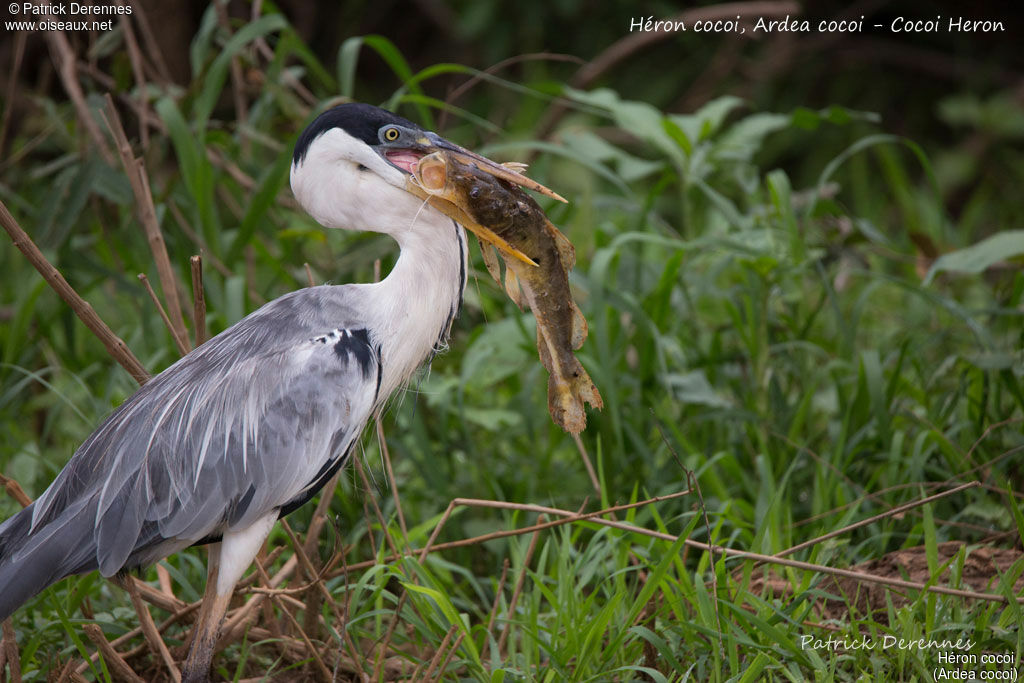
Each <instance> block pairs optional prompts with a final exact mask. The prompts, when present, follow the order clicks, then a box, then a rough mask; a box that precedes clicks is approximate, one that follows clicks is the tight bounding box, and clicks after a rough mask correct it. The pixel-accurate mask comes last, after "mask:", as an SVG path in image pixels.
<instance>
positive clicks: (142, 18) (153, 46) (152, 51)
mask: <svg viewBox="0 0 1024 683" xmlns="http://www.w3.org/2000/svg"><path fill="white" fill-rule="evenodd" d="M119 4H124V2H123V0H119ZM132 15H133V16H135V18H137V19H138V21H139V29H140V31H141V32H142V38H143V40H145V41H146V50H145V54H146V56H147V57H149V58H150V59H152V60H153V66H154V67H155V69H156V72H157V75H158V76H159V77H160V79H162V80H163V81H164V82H165V83H170V82H171V81H172V80H173V79H172V78H171V72H170V70H169V69H168V68H167V62H165V61H164V56H163V53H161V52H160V44H159V43H158V42H157V41H156V36H154V35H153V29H152V27H151V26H150V25H149V18H148V17H147V16H146V11H145V8H144V7H142V5H132Z"/></svg>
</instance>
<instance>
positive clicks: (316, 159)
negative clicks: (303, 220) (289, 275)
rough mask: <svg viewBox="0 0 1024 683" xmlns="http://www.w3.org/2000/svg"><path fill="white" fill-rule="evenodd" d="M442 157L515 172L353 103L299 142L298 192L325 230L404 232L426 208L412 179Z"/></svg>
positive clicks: (321, 119)
mask: <svg viewBox="0 0 1024 683" xmlns="http://www.w3.org/2000/svg"><path fill="white" fill-rule="evenodd" d="M439 150H449V151H455V152H458V153H461V154H466V155H471V156H473V157H476V158H477V159H480V160H481V163H482V164H483V165H487V166H489V167H493V168H495V169H500V172H503V173H506V174H507V173H508V171H507V169H504V168H503V167H501V166H500V165H498V164H495V163H494V162H492V161H489V160H487V159H484V158H483V157H479V156H477V155H475V154H473V153H472V152H469V151H468V150H465V149H463V148H462V147H459V146H458V145H456V144H454V143H452V142H449V141H448V140H445V139H444V138H442V137H441V136H439V135H437V134H436V133H432V132H430V131H426V130H424V129H423V128H421V127H420V126H417V125H416V124H415V123H413V122H412V121H409V120H407V119H404V118H402V117H401V116H398V115H397V114H393V113H391V112H389V111H387V110H385V109H381V108H379V107H374V106H372V105H369V104H361V103H356V102H352V103H347V104H341V105H338V106H336V107H334V108H332V109H329V110H327V111H325V112H323V113H322V114H320V115H319V116H317V117H316V119H314V120H313V122H312V123H310V124H309V126H307V127H306V129H305V130H304V131H303V132H302V134H301V135H300V136H299V139H298V141H297V142H296V144H295V151H294V153H293V154H292V168H291V186H292V192H293V193H294V194H295V197H296V199H298V200H299V203H300V204H302V206H303V207H304V208H305V209H306V210H307V211H308V212H309V213H310V215H312V216H313V218H315V219H316V220H317V222H319V223H321V224H322V225H324V226H325V227H329V228H348V229H355V230H374V231H378V232H389V233H390V232H397V231H400V230H404V229H406V228H407V227H408V217H409V216H410V215H412V214H413V213H415V211H417V210H418V209H419V207H420V205H421V204H422V200H421V199H419V198H418V197H415V196H413V195H412V194H410V193H409V192H408V190H407V189H406V178H407V177H408V176H409V175H410V174H411V173H412V172H413V170H415V167H416V164H417V163H418V162H419V160H420V159H422V158H423V157H424V156H426V155H428V154H431V153H432V152H436V151H439Z"/></svg>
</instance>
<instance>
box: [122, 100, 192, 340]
mask: <svg viewBox="0 0 1024 683" xmlns="http://www.w3.org/2000/svg"><path fill="white" fill-rule="evenodd" d="M142 108H143V109H144V108H145V107H142ZM103 118H104V120H105V121H106V123H107V128H109V129H110V133H111V135H113V136H114V140H115V142H116V143H117V153H118V155H119V156H120V157H121V164H122V165H123V166H124V171H125V174H126V175H127V176H128V182H129V184H130V185H131V188H132V194H134V195H135V209H136V211H138V215H139V222H140V223H141V224H142V229H143V230H144V231H145V232H146V239H147V240H148V241H149V249H150V251H151V252H152V253H153V262H154V263H156V272H157V274H158V275H159V276H160V288H161V289H162V290H163V293H164V299H165V300H166V301H167V313H168V317H169V319H170V321H171V324H172V325H171V329H172V330H173V333H174V335H175V337H176V339H178V340H182V341H184V340H186V339H188V332H186V331H185V320H184V318H183V317H182V314H181V302H180V297H179V295H178V282H177V279H176V278H175V276H174V269H173V268H172V267H171V259H170V257H169V256H168V255H167V245H166V243H164V236H163V233H162V232H161V231H160V224H159V222H157V219H156V207H155V206H154V205H153V194H152V192H150V189H149V176H148V175H147V174H146V166H145V164H144V163H143V161H142V159H137V158H136V157H135V155H134V154H133V153H132V147H131V144H130V143H129V142H128V137H127V136H126V135H125V133H124V127H123V126H122V125H121V118H120V117H119V116H118V115H117V109H116V108H115V107H114V100H113V98H111V96H110V93H107V96H106V105H105V108H104V110H103ZM179 346H180V345H179ZM185 352H186V353H187V350H186V351H185Z"/></svg>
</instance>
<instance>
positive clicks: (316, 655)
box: [270, 596, 334, 681]
mask: <svg viewBox="0 0 1024 683" xmlns="http://www.w3.org/2000/svg"><path fill="white" fill-rule="evenodd" d="M270 599H271V600H273V601H274V602H276V603H277V606H278V608H279V609H280V610H281V611H282V612H283V613H284V615H285V616H286V617H288V620H289V621H291V622H292V626H294V627H295V630H297V631H298V632H299V637H301V638H302V642H303V643H305V644H306V651H307V653H308V654H310V655H312V656H313V661H315V662H316V668H317V673H319V674H320V679H321V680H322V681H331V680H332V679H333V678H334V677H333V676H332V675H331V670H330V669H328V668H327V665H326V664H324V660H323V657H321V656H320V650H318V649H317V648H316V646H315V645H313V641H311V640H310V639H309V636H308V635H306V632H305V631H303V630H302V626H300V625H299V622H298V621H296V620H295V617H294V616H292V613H291V612H289V611H288V610H286V609H285V608H284V606H283V605H282V604H281V603H280V600H279V598H278V596H271V598H270Z"/></svg>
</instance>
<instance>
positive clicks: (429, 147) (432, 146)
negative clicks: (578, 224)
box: [416, 132, 568, 203]
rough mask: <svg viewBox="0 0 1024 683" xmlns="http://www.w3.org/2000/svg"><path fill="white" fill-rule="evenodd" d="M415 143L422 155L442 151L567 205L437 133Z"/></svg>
mask: <svg viewBox="0 0 1024 683" xmlns="http://www.w3.org/2000/svg"><path fill="white" fill-rule="evenodd" d="M416 142H417V143H418V144H419V145H422V151H423V152H424V154H430V153H432V152H436V151H439V150H444V151H445V152H448V153H449V154H451V155H452V156H454V157H455V159H457V160H458V161H461V162H462V163H464V164H474V165H476V167H477V168H479V169H480V170H482V171H486V172H487V173H489V174H491V175H492V176H494V177H495V178H501V179H502V180H505V181H508V182H510V183H512V184H513V185H519V186H521V187H525V188H526V189H528V190H533V191H534V192H539V193H540V194H542V195H544V196H546V197H551V198H552V199H557V200H558V201H560V202H563V203H568V202H567V201H566V200H565V198H564V197H562V196H561V195H560V194H558V193H557V192H554V191H553V190H549V189H548V188H546V187H544V186H543V185H541V184H540V183H538V182H537V181H536V180H532V179H531V178H527V177H526V176H525V175H523V174H522V173H517V172H516V171H514V170H512V169H511V168H508V167H507V166H503V165H501V164H499V163H496V162H494V161H491V160H490V159H488V158H487V157H483V156H480V155H479V154H477V153H476V152H471V151H469V150H468V149H466V148H465V147H460V146H458V145H456V144H455V143H454V142H449V141H448V140H445V139H444V138H443V137H441V136H440V135H438V134H437V133H430V132H427V133H424V134H423V136H422V137H421V138H419V139H418V140H416ZM417 151H420V150H417Z"/></svg>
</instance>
